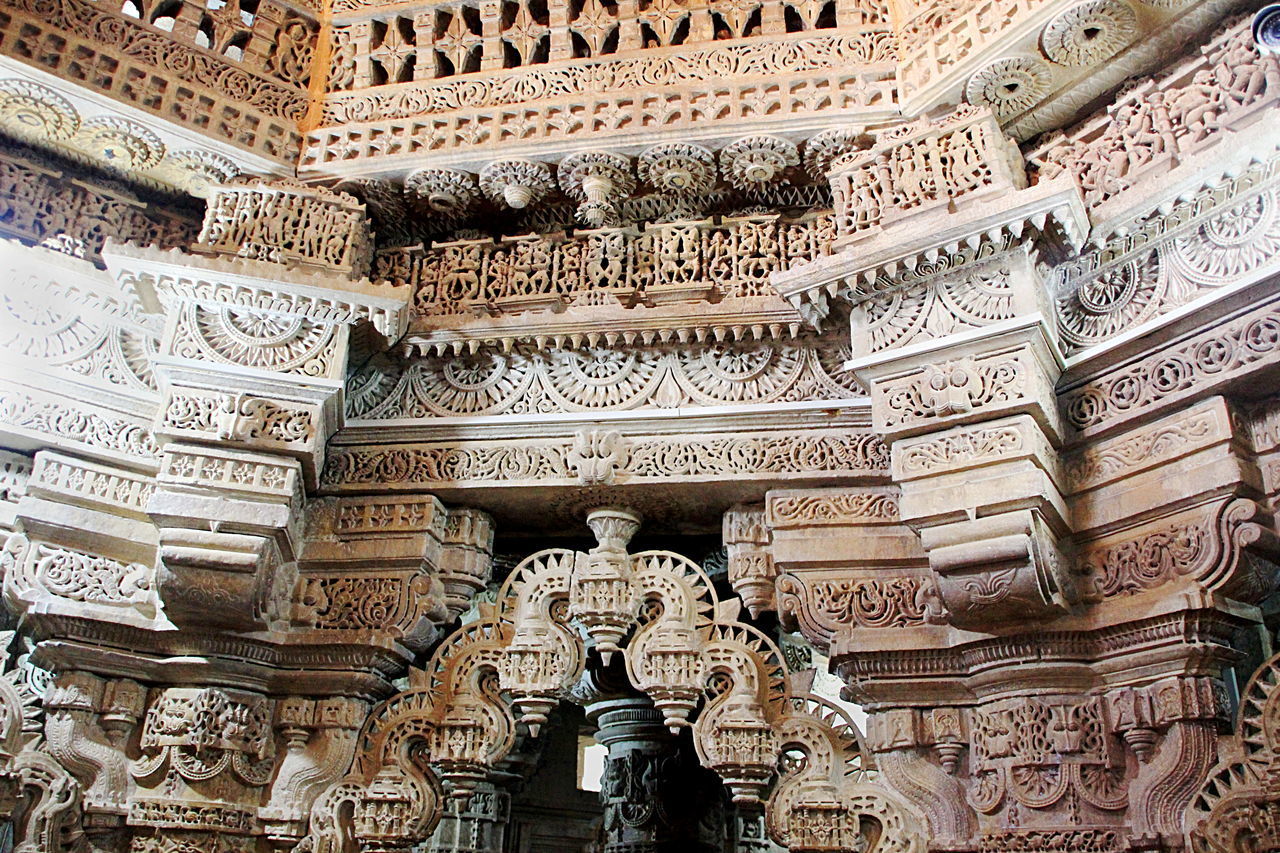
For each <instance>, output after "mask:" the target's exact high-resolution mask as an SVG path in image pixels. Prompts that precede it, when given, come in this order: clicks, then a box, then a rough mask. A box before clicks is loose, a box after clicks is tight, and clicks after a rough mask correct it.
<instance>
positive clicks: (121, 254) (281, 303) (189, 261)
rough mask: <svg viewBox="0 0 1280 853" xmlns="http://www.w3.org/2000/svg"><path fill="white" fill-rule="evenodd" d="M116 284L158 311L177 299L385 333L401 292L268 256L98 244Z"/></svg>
mask: <svg viewBox="0 0 1280 853" xmlns="http://www.w3.org/2000/svg"><path fill="white" fill-rule="evenodd" d="M103 257H104V258H106V260H107V263H108V266H109V267H110V269H111V271H112V274H113V275H114V276H115V278H116V281H117V282H118V283H119V285H120V287H121V289H123V290H124V291H125V292H126V293H128V294H130V295H132V296H134V297H135V298H137V299H138V300H139V302H140V303H141V305H142V306H143V310H145V311H148V312H152V313H158V312H161V311H163V310H165V308H166V307H167V306H172V305H174V304H176V303H178V302H194V303H200V304H205V305H209V306H217V307H221V306H236V307H237V308H241V309H246V310H251V311H271V312H278V313H282V314H290V315H294V316H297V317H305V318H308V319H311V320H314V321H316V322H318V323H323V324H326V325H347V324H351V323H355V322H358V321H360V320H367V321H369V322H370V323H372V324H373V326H374V327H375V328H376V329H377V330H378V331H379V332H381V333H382V334H383V335H385V336H387V337H388V338H391V339H395V338H397V337H398V336H399V334H400V332H401V331H402V329H403V325H402V324H403V322H404V320H403V316H404V315H403V308H404V301H405V297H404V295H401V294H399V293H397V290H396V288H395V287H393V286H390V285H381V284H371V283H370V282H369V280H368V279H361V280H352V279H351V278H349V277H348V276H345V275H342V274H338V273H333V272H325V271H316V272H310V273H307V272H298V271H294V270H291V269H289V268H287V267H285V266H283V265H281V264H276V263H271V262H269V261H258V260H248V259H242V258H236V259H230V258H226V257H209V258H206V257H201V256H199V255H192V254H190V253H188V252H184V251H181V250H179V249H170V250H168V251H164V250H158V249H148V248H143V247H138V246H131V245H116V244H113V245H110V246H108V247H107V248H106V249H105V250H104V254H103Z"/></svg>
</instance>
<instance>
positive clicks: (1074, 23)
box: [1041, 0, 1138, 67]
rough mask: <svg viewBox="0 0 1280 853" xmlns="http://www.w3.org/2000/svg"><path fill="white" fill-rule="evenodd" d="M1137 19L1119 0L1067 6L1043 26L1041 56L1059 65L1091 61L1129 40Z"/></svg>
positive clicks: (1095, 0)
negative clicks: (1042, 53)
mask: <svg viewBox="0 0 1280 853" xmlns="http://www.w3.org/2000/svg"><path fill="white" fill-rule="evenodd" d="M1137 32H1138V19H1137V16H1136V15H1135V14H1134V11H1133V7H1132V6H1130V5H1129V4H1128V3H1125V2H1123V0H1088V2H1086V3H1081V4H1080V5H1078V6H1075V7H1074V8H1071V9H1068V10H1067V11H1065V12H1063V13H1062V14H1061V15H1059V16H1058V17H1056V18H1054V19H1053V20H1052V21H1050V22H1049V25H1048V26H1046V27H1045V28H1044V34H1043V36H1042V37H1041V45H1042V46H1043V48H1044V53H1045V56H1048V57H1049V58H1050V59H1052V60H1053V61H1054V62H1057V63H1058V64H1060V65H1069V66H1072V67H1079V66H1083V65H1093V64H1094V63H1097V62H1101V61H1102V60H1104V59H1108V58H1110V57H1111V56H1113V55H1115V54H1116V52H1117V51H1119V50H1120V49H1121V48H1123V47H1124V46H1125V45H1127V44H1129V43H1130V42H1131V41H1133V38H1134V36H1135V35H1136V34H1137Z"/></svg>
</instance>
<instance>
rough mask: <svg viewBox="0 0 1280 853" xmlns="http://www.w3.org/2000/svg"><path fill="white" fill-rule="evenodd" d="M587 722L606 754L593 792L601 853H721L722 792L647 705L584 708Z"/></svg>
mask: <svg viewBox="0 0 1280 853" xmlns="http://www.w3.org/2000/svg"><path fill="white" fill-rule="evenodd" d="M587 716H588V718H589V719H594V720H595V723H596V725H597V726H598V727H599V729H598V731H597V732H596V740H597V741H599V742H600V743H602V744H604V745H605V746H607V747H608V748H609V755H608V758H607V759H606V763H605V771H604V778H603V780H602V782H601V789H600V800H601V802H602V803H603V804H604V829H605V837H606V840H605V845H604V853H676V851H696V852H697V853H703V851H706V853H710V851H719V850H721V849H722V847H723V839H724V826H723V820H724V802H723V793H722V789H721V788H720V786H719V784H718V783H717V782H716V780H715V778H714V777H713V776H710V774H709V772H708V771H706V770H704V769H703V768H702V767H701V766H699V764H698V760H697V758H696V757H695V756H693V755H692V750H691V748H690V746H689V745H688V744H686V743H682V742H681V740H680V739H678V738H676V737H674V736H672V734H671V732H669V731H668V730H667V727H666V723H665V722H664V721H663V716H662V712H661V711H659V710H658V709H657V708H655V707H654V706H653V702H652V700H650V699H648V698H647V697H644V696H627V697H622V698H615V699H603V700H600V701H597V702H595V703H593V704H591V705H588V706H587Z"/></svg>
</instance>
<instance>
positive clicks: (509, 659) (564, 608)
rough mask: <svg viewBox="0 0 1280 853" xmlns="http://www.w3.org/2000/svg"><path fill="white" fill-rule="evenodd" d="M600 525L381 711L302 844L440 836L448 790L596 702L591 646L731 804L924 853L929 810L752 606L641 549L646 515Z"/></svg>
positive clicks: (676, 560) (462, 787)
mask: <svg viewBox="0 0 1280 853" xmlns="http://www.w3.org/2000/svg"><path fill="white" fill-rule="evenodd" d="M587 523H588V525H589V526H590V527H591V529H592V531H593V532H594V533H595V535H596V538H597V540H598V544H597V545H596V546H595V547H594V548H592V549H591V550H590V551H588V552H586V553H582V552H575V551H571V550H566V549H561V548H552V549H549V550H545V551H540V552H538V553H536V554H533V555H532V556H530V557H527V558H526V559H525V560H524V561H523V562H521V563H520V564H519V565H518V566H517V567H516V568H515V570H514V571H512V573H511V574H510V576H509V577H508V578H507V580H506V582H505V583H504V584H503V586H502V588H501V590H500V591H499V594H498V598H497V601H496V602H495V603H494V604H492V605H485V606H483V608H482V610H481V615H480V618H479V619H478V620H476V621H474V622H471V623H469V624H467V625H464V626H463V627H461V628H459V629H458V630H457V631H456V632H455V633H454V634H453V635H452V636H450V637H449V638H448V639H446V640H445V641H444V642H443V643H442V644H441V645H440V647H439V648H438V649H437V651H436V652H435V654H434V655H433V657H432V658H431V660H430V662H429V663H428V664H427V666H426V668H425V669H414V670H411V672H410V687H409V689H407V690H405V691H403V692H401V693H399V694H397V695H395V696H393V697H391V698H390V699H387V700H386V701H384V702H383V703H382V704H381V705H379V706H378V707H377V708H375V709H374V711H373V712H372V713H371V714H370V716H369V719H368V721H367V722H366V723H365V725H364V728H363V730H362V731H361V733H360V737H359V742H358V747H357V752H356V757H355V759H354V761H353V763H352V767H351V770H350V772H349V773H348V775H347V776H346V777H345V778H343V779H342V780H341V781H340V782H338V783H337V784H335V785H333V786H332V787H330V788H329V790H328V791H326V792H325V794H324V795H322V797H321V798H320V800H319V801H318V802H317V804H316V808H315V810H314V812H313V818H312V824H311V832H310V834H309V836H308V837H307V838H306V839H304V841H303V842H302V844H301V846H300V847H299V848H298V850H299V851H305V853H347V851H348V850H350V849H351V848H352V846H353V845H355V844H358V845H360V846H361V847H362V848H363V849H367V850H380V851H399V850H408V849H409V848H410V847H411V846H412V845H414V844H415V843H418V842H420V841H422V840H424V839H426V838H427V837H428V836H429V835H430V833H431V832H432V830H433V829H434V827H435V825H436V823H437V822H438V821H439V818H440V815H441V813H442V811H443V805H444V799H445V797H449V796H452V797H460V798H466V797H469V796H470V793H471V792H472V791H473V790H474V788H475V786H476V784H477V783H478V782H479V781H481V780H483V779H484V778H485V776H486V774H487V772H488V771H489V770H490V769H491V768H493V767H495V766H496V765H497V764H498V762H500V761H502V759H504V758H505V757H506V756H507V755H508V754H509V753H510V752H511V750H512V749H513V748H514V747H515V745H516V736H517V729H518V727H519V726H524V727H526V729H527V731H528V733H529V734H530V735H531V736H533V737H537V736H538V734H539V730H540V727H541V726H542V725H543V724H544V723H545V722H546V721H547V714H548V713H549V712H550V711H551V709H552V708H554V707H555V705H556V704H557V703H558V702H560V701H561V700H569V701H581V699H580V698H578V697H575V691H574V687H575V685H577V684H579V682H580V680H581V679H582V678H583V675H584V672H585V671H586V663H587V656H588V652H589V650H590V649H591V648H594V649H595V650H596V651H597V652H598V653H599V654H600V656H601V658H602V660H603V662H604V663H605V664H608V662H609V659H610V658H611V656H612V655H614V654H621V655H622V656H623V659H624V662H625V666H626V672H627V676H628V678H629V680H630V681H631V683H632V685H633V686H634V687H636V688H637V689H639V690H641V691H643V692H644V693H645V694H647V695H648V696H649V698H650V699H652V701H653V703H654V706H655V707H656V708H657V709H658V710H659V711H660V713H661V714H662V716H663V719H664V721H665V723H666V724H667V726H668V728H669V729H671V730H672V732H678V731H679V730H680V729H682V728H686V727H689V728H692V730H693V740H694V744H695V747H696V750H697V754H698V758H699V760H700V761H701V763H702V764H703V765H704V766H706V767H707V768H709V769H711V770H713V771H715V772H716V773H717V774H718V775H719V777H720V778H721V779H722V780H723V782H724V784H725V785H726V787H727V788H728V789H729V791H730V792H731V794H732V797H733V801H734V802H735V803H736V804H737V805H739V806H741V807H747V808H751V807H755V806H760V805H762V806H763V808H764V810H765V818H766V824H767V826H768V828H769V832H770V834H771V835H772V837H773V838H774V840H775V841H777V842H778V843H779V844H783V845H785V846H787V847H788V848H789V849H791V850H792V851H835V850H865V851H875V853H920V851H923V850H924V848H925V844H924V841H923V839H922V837H921V836H920V835H919V833H918V828H919V827H922V826H923V825H924V822H923V820H922V819H921V818H919V817H918V816H917V815H915V814H914V813H913V812H912V810H911V807H910V806H909V805H908V804H907V803H905V802H904V801H903V800H901V799H900V798H899V797H898V796H896V795H895V794H893V793H892V792H891V791H889V790H888V789H887V788H886V787H883V786H881V785H879V784H877V783H876V782H875V780H874V776H875V768H874V764H873V759H872V754H871V752H870V751H869V750H868V749H867V748H866V747H865V745H864V742H863V738H862V734H861V733H860V732H859V731H858V728H857V726H856V725H855V724H854V723H853V722H852V720H850V719H849V717H848V716H847V715H846V714H845V712H844V711H843V710H841V709H840V708H838V707H837V706H835V705H834V704H832V703H831V702H829V701H827V700H826V699H823V698H821V697H818V696H815V695H812V694H809V693H800V692H796V691H793V689H792V687H791V684H790V679H789V678H788V675H789V673H788V671H787V666H786V664H785V662H784V659H783V656H782V654H781V653H780V652H779V650H778V648H777V647H776V646H775V645H774V643H773V642H771V641H770V640H769V639H768V638H767V637H766V636H764V635H763V634H761V633H760V632H759V631H758V630H756V629H755V628H753V627H752V626H750V625H747V624H744V623H742V622H739V621H738V619H737V616H738V613H739V610H740V608H739V602H738V601H736V600H734V601H724V602H722V601H719V600H718V599H717V597H716V594H715V590H714V589H713V587H712V585H711V582H710V581H709V580H708V578H707V576H706V575H705V574H704V573H703V571H702V569H701V568H699V566H698V565H697V564H695V563H694V562H692V561H691V560H689V559H687V558H685V557H682V556H680V555H679V554H675V553H671V552H668V551H643V552H640V553H635V554H629V553H628V552H627V544H628V542H629V541H630V540H631V537H632V536H633V535H634V534H635V532H636V530H637V529H638V528H639V526H640V519H639V517H638V516H637V515H635V514H634V513H632V512H630V511H628V510H625V509H616V508H607V509H599V510H596V511H594V512H592V513H591V514H590V515H589V516H588V520H587ZM784 756H785V760H780V759H782V758H783V757H784Z"/></svg>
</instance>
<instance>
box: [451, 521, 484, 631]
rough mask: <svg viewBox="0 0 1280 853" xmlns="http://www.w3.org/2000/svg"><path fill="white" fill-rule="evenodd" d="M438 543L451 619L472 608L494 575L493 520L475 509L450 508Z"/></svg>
mask: <svg viewBox="0 0 1280 853" xmlns="http://www.w3.org/2000/svg"><path fill="white" fill-rule="evenodd" d="M441 544H442V545H443V546H444V547H443V548H441V550H440V562H439V567H440V580H441V582H442V583H443V584H444V593H445V606H446V607H448V609H449V619H450V620H453V619H457V618H458V617H459V616H460V615H462V612H463V611H464V610H466V609H467V608H468V607H470V606H471V599H472V598H473V597H474V596H475V594H476V593H477V592H479V591H480V590H482V589H484V587H485V585H486V584H488V582H489V578H490V577H491V576H492V575H493V519H492V518H491V517H489V515H488V514H487V513H483V512H480V511H479V510H475V509H467V508H465V507H460V508H457V509H451V510H449V514H448V519H447V523H446V525H445V531H444V539H443V541H442V543H441Z"/></svg>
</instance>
